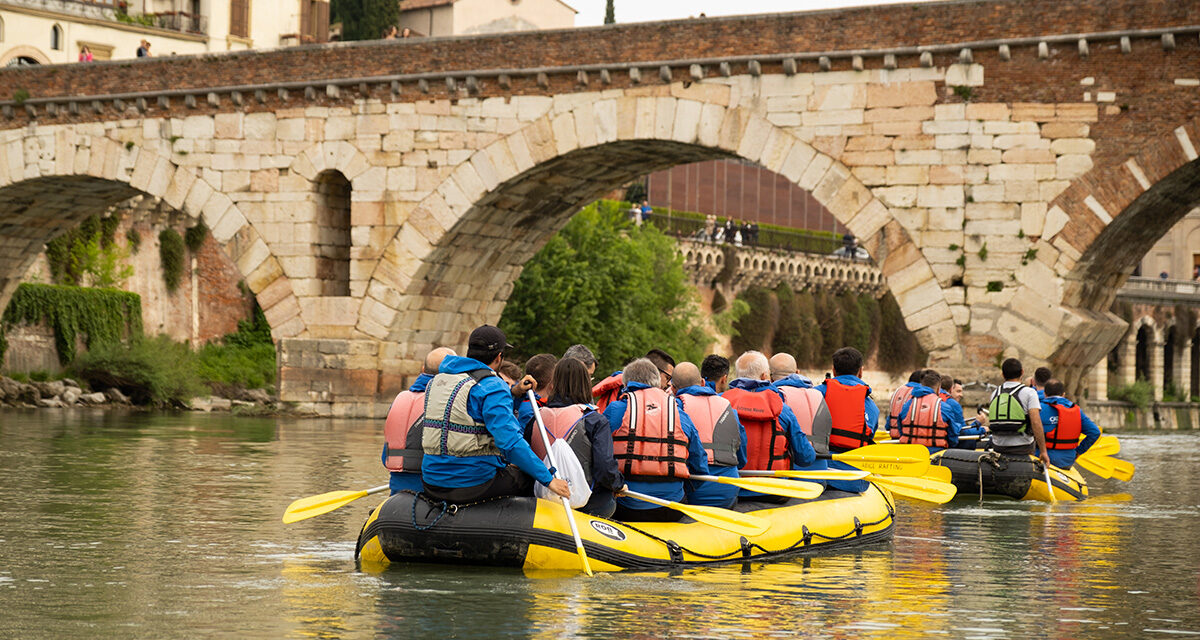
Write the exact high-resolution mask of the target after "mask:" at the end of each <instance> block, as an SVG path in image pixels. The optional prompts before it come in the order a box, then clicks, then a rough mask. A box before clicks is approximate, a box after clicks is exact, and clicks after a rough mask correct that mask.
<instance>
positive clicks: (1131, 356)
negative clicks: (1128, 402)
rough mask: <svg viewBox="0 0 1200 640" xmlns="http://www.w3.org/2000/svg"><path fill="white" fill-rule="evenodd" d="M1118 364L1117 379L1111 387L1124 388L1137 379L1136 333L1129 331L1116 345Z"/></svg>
mask: <svg viewBox="0 0 1200 640" xmlns="http://www.w3.org/2000/svg"><path fill="white" fill-rule="evenodd" d="M1117 354H1118V359H1119V361H1120V364H1119V365H1118V366H1117V378H1116V380H1114V381H1113V383H1114V384H1113V386H1116V387H1125V386H1128V385H1131V384H1133V382H1134V380H1136V379H1137V332H1136V331H1130V332H1129V335H1127V336H1125V339H1124V340H1122V341H1121V343H1120V344H1118V345H1117Z"/></svg>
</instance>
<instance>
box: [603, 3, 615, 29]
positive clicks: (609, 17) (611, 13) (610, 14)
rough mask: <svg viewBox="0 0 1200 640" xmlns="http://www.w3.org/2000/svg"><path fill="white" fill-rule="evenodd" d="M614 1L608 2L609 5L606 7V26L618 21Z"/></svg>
mask: <svg viewBox="0 0 1200 640" xmlns="http://www.w3.org/2000/svg"><path fill="white" fill-rule="evenodd" d="M613 2H614V0H608V4H606V5H605V6H604V24H614V23H616V21H617V15H616V11H615V10H614V8H613Z"/></svg>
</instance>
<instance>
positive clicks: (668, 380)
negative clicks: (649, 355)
mask: <svg viewBox="0 0 1200 640" xmlns="http://www.w3.org/2000/svg"><path fill="white" fill-rule="evenodd" d="M654 368H655V369H658V372H659V373H661V374H663V375H664V376H666V377H667V382H668V383H669V382H671V374H669V373H667V372H666V371H663V369H662V367H660V366H658V365H654Z"/></svg>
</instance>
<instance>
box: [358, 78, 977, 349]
mask: <svg viewBox="0 0 1200 640" xmlns="http://www.w3.org/2000/svg"><path fill="white" fill-rule="evenodd" d="M701 89H702V90H703V91H701V92H697V94H696V95H688V96H687V97H662V96H660V97H632V96H629V97H622V98H603V97H601V95H602V94H595V96H594V97H593V98H592V99H590V100H587V101H582V100H580V101H574V102H572V103H570V106H569V108H564V109H562V110H561V111H555V110H553V109H552V110H551V111H550V112H549V113H547V114H545V115H543V116H541V117H540V118H538V119H536V120H534V121H532V122H530V123H528V124H526V125H525V126H523V127H521V128H520V129H518V130H516V131H515V132H513V133H511V134H509V135H507V136H504V137H502V138H500V139H499V140H497V141H495V142H493V143H492V144H490V145H489V146H487V147H485V148H483V149H481V150H479V151H477V152H475V153H474V154H473V155H471V156H470V158H469V159H468V160H467V161H466V162H463V163H461V164H460V165H458V166H457V167H456V168H455V169H454V170H453V171H452V172H451V173H450V176H449V177H448V178H447V179H446V180H444V181H443V182H442V183H441V184H440V185H439V186H438V187H437V188H436V189H435V190H434V192H433V193H432V195H430V196H428V197H427V198H425V199H424V200H423V201H422V202H420V203H419V204H418V205H417V206H416V207H415V208H414V209H413V210H412V213H411V214H410V215H409V216H408V218H407V220H406V221H405V222H404V223H403V225H402V226H401V227H400V228H399V230H398V232H397V234H396V237H395V239H394V240H393V241H392V242H391V243H390V244H389V245H388V247H387V248H386V249H385V251H384V256H383V259H382V260H381V261H380V263H379V265H378V266H377V267H376V270H375V273H374V274H372V277H371V282H370V283H369V285H368V287H367V292H366V298H365V299H364V302H363V307H362V310H361V311H360V315H359V324H358V327H357V328H358V330H359V331H361V332H363V333H366V334H368V335H372V336H376V337H378V338H381V339H382V338H386V339H387V340H389V341H395V342H396V343H398V344H399V345H400V349H401V350H402V351H404V353H403V354H401V358H402V359H404V360H407V361H410V362H411V361H414V360H415V359H416V358H418V357H419V356H420V354H422V353H424V351H425V350H427V349H429V348H431V347H432V346H434V345H437V344H451V345H456V344H462V343H463V342H465V340H466V334H467V332H468V331H469V330H470V329H471V328H472V327H473V326H475V325H477V324H481V323H483V322H496V321H497V320H498V319H499V317H500V314H501V312H502V311H503V308H504V305H505V303H506V301H507V299H508V296H509V294H510V293H511V292H512V286H513V283H514V281H515V280H516V278H517V276H518V275H519V274H520V270H521V267H522V265H523V264H524V263H525V262H526V261H527V260H528V259H529V258H530V257H532V255H533V254H534V253H535V252H536V251H537V249H538V248H540V247H541V246H542V245H543V244H544V243H545V242H546V240H548V239H549V238H550V236H552V235H553V234H554V233H555V232H557V231H558V230H559V229H561V228H562V226H563V225H565V224H566V222H567V220H568V219H569V218H570V217H571V215H573V214H574V213H575V212H576V211H577V210H578V209H579V208H580V207H582V206H584V205H586V204H587V203H589V202H592V201H594V200H595V199H597V198H599V197H601V196H602V195H603V194H604V193H606V192H607V191H609V190H611V189H612V188H614V187H616V186H618V185H620V184H622V183H624V182H627V181H629V180H631V179H633V178H635V177H637V176H639V175H643V174H645V173H649V172H653V171H657V170H660V169H664V168H667V167H670V166H673V165H676V164H683V163H689V162H696V161H700V160H707V159H712V158H721V157H735V158H741V159H745V160H748V161H751V162H755V163H758V164H760V165H762V166H763V167H765V168H766V169H768V170H770V171H773V172H775V173H778V174H780V175H782V176H783V177H784V178H786V179H787V180H789V181H792V182H794V183H795V184H797V185H799V186H800V187H801V188H803V189H806V190H809V191H810V192H811V193H812V194H813V196H814V198H815V199H816V200H817V201H818V202H820V203H821V204H822V205H824V206H825V207H826V208H827V209H828V210H829V211H830V212H831V213H833V215H834V216H836V217H837V219H838V220H839V221H840V222H841V223H842V224H844V225H845V226H846V227H847V228H848V229H849V230H850V231H851V232H852V233H853V234H854V235H855V236H856V237H858V238H861V239H863V246H864V247H865V248H866V249H867V250H868V251H869V252H870V253H871V254H872V255H873V256H875V258H876V260H877V261H878V263H879V265H880V267H881V270H882V272H883V273H884V275H885V276H887V278H888V284H889V285H890V286H891V288H892V291H893V293H894V294H895V295H896V299H897V301H898V303H899V304H900V307H901V309H902V310H903V311H904V314H905V317H906V318H907V319H908V320H907V321H908V322H909V324H910V327H909V328H910V329H912V330H914V331H915V332H916V334H917V335H918V337H919V339H920V340H921V342H922V344H923V346H924V347H925V348H926V349H927V350H929V351H930V352H931V353H932V354H933V356H934V358H935V359H937V358H948V359H961V357H962V356H961V353H962V352H961V347H960V346H959V344H958V331H957V329H956V328H955V325H954V322H953V317H952V314H951V311H950V308H949V305H948V303H947V302H946V299H945V297H944V295H943V293H942V291H941V287H940V286H939V284H938V281H937V279H936V278H935V276H934V273H933V270H932V269H931V268H930V265H929V263H928V262H927V260H926V259H925V257H924V256H923V254H922V252H921V251H920V249H919V248H918V247H917V246H916V245H915V244H914V243H913V240H912V238H911V237H910V236H909V234H908V232H907V230H905V228H904V227H903V226H901V224H900V223H899V222H898V221H897V220H896V219H895V218H894V217H893V215H892V213H891V211H890V210H889V209H888V207H887V206H886V205H884V204H883V203H882V202H881V201H880V200H879V199H877V198H876V197H875V196H874V194H873V193H872V192H871V191H870V189H868V188H867V187H866V186H864V185H863V184H862V183H861V182H860V181H859V180H858V179H857V178H856V177H855V176H854V175H853V174H852V172H851V171H850V170H849V169H848V168H847V167H846V166H845V165H843V164H842V163H841V162H839V161H837V160H836V159H834V158H832V157H830V156H828V155H826V154H825V153H823V152H822V151H820V150H818V149H816V148H814V147H813V146H812V145H810V144H808V143H807V142H805V141H803V140H801V139H799V138H797V137H796V136H794V135H793V134H792V133H790V132H789V131H788V130H786V129H784V128H782V127H778V126H776V125H774V124H772V123H771V122H769V121H768V120H767V119H765V118H763V117H762V116H760V115H757V114H756V113H754V112H753V111H751V110H749V109H747V108H743V107H738V106H729V105H728V92H726V93H721V91H720V90H719V89H721V87H714V86H707V87H701Z"/></svg>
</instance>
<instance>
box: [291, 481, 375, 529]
mask: <svg viewBox="0 0 1200 640" xmlns="http://www.w3.org/2000/svg"><path fill="white" fill-rule="evenodd" d="M387 488H388V486H387V485H386V484H385V485H383V486H380V487H375V488H373V489H363V490H362V491H330V492H329V493H322V494H320V495H316V496H309V497H307V498H300V499H299V500H297V501H295V502H293V503H292V504H289V505H288V508H287V510H286V511H284V512H283V523H284V524H291V523H293V522H299V521H301V520H307V519H309V518H315V517H317V516H319V515H324V514H326V513H329V512H330V511H333V510H335V509H340V508H342V507H344V506H346V505H348V504H350V503H351V502H354V501H355V500H358V499H359V498H365V497H367V496H369V495H371V494H372V493H379V492H380V491H386V490H387Z"/></svg>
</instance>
